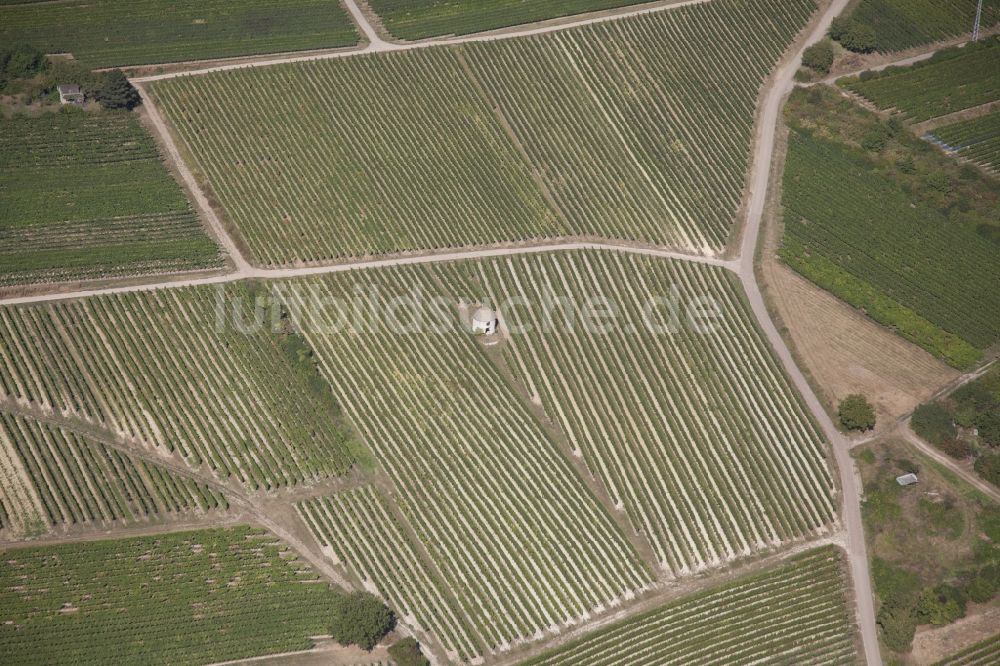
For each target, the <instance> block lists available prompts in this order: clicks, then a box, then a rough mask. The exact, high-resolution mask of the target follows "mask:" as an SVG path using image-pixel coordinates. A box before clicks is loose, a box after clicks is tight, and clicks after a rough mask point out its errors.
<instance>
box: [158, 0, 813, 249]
mask: <svg viewBox="0 0 1000 666" xmlns="http://www.w3.org/2000/svg"><path fill="white" fill-rule="evenodd" d="M815 7H816V6H815V3H814V2H813V0H779V1H778V2H764V1H763V0H749V1H747V2H742V1H737V0H716V1H713V2H711V3H705V4H701V5H697V6H690V7H683V8H679V9H674V10H669V11H661V12H657V13H654V14H649V15H645V16H640V17H634V18H629V19H622V20H618V21H612V22H607V23H602V24H600V25H593V26H588V27H582V28H576V29H570V30H564V31H558V32H555V33H550V34H546V35H541V36H537V37H531V38H523V39H516V40H504V41H501V42H494V43H489V44H470V45H464V46H455V47H447V48H445V47H439V48H433V49H419V50H411V51H406V52H401V53H385V54H378V55H372V56H364V57H352V58H341V59H336V60H330V61H325V62H311V63H297V64H290V65H282V66H276V67H268V68H254V69H246V70H237V71H225V72H217V73H214V74H209V75H206V76H198V77H183V78H178V79H172V80H166V81H159V82H156V83H154V84H153V85H152V86H151V90H152V92H153V94H154V95H155V97H156V98H157V100H158V101H159V102H160V103H161V104H162V106H163V108H164V110H165V113H166V115H167V116H168V118H169V119H170V120H171V122H172V123H173V124H174V125H175V126H176V128H177V130H178V132H179V134H180V136H181V138H182V139H183V141H184V143H185V144H186V145H187V147H188V148H189V150H190V152H191V154H192V155H193V156H194V160H195V163H196V166H197V168H198V169H199V170H200V171H202V172H203V173H204V174H205V175H206V176H207V179H208V181H209V184H210V187H211V189H212V190H213V191H214V192H215V194H216V195H217V196H218V198H219V200H220V201H221V203H222V205H223V206H224V207H225V209H226V212H227V214H228V215H229V217H230V219H231V220H232V222H233V223H234V224H235V226H236V227H237V228H238V230H239V232H240V234H241V235H242V236H243V238H244V239H245V241H246V243H247V244H248V246H249V247H250V249H251V253H252V255H253V258H254V259H255V260H256V261H257V262H260V263H263V264H268V265H277V264H289V263H296V262H315V261H323V260H331V259H336V258H340V257H357V256H363V255H373V254H385V253H393V252H401V251H409V250H432V249H444V248H455V247H462V246H469V245H482V244H495V243H510V242H517V241H523V240H527V239H535V240H537V239H544V238H550V237H553V236H565V235H577V236H598V237H605V238H615V239H629V240H636V241H644V242H648V243H656V244H659V245H668V246H672V247H677V248H680V249H683V250H685V251H690V252H694V253H705V254H714V253H718V252H720V251H721V250H722V249H723V247H724V245H725V243H726V241H727V239H728V237H729V234H730V231H731V229H732V226H733V221H734V219H735V215H736V212H737V209H738V207H739V205H740V199H741V196H742V193H743V187H744V182H745V172H746V169H747V163H748V159H749V151H750V138H751V132H752V125H753V120H754V114H755V104H756V100H757V96H758V92H759V90H760V87H761V84H762V83H763V82H764V79H765V77H766V76H767V75H768V73H769V72H770V70H771V69H772V67H773V65H774V63H775V61H776V60H777V59H778V58H779V57H780V56H781V54H782V52H783V51H784V50H785V48H786V46H787V45H788V43H789V42H790V41H791V39H792V37H793V36H794V35H795V34H796V33H797V32H798V31H799V29H800V28H801V27H802V26H803V25H804V24H805V22H806V20H807V19H808V17H809V16H810V14H811V13H812V12H813V11H814V10H815ZM248 90H252V91H253V94H250V95H248V94H246V91H248ZM334 90H336V91H338V92H337V94H331V91H334Z"/></svg>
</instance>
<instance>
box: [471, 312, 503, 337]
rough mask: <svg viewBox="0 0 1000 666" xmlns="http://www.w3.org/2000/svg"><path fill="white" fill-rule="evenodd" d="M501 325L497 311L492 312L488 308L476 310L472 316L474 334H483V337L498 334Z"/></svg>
mask: <svg viewBox="0 0 1000 666" xmlns="http://www.w3.org/2000/svg"><path fill="white" fill-rule="evenodd" d="M499 325H500V318H499V317H497V313H496V311H495V310H491V309H490V308H487V307H482V308H479V309H478V310H476V311H475V312H474V313H473V315H472V332H473V333H482V334H483V335H493V334H494V333H496V332H497V327H498V326H499Z"/></svg>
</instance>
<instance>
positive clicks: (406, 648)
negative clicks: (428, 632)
mask: <svg viewBox="0 0 1000 666" xmlns="http://www.w3.org/2000/svg"><path fill="white" fill-rule="evenodd" d="M389 656H390V657H392V663H394V664H396V666H430V663H431V662H430V661H429V660H428V659H427V657H425V656H424V655H423V653H422V652H421V651H420V643H418V642H417V640H416V639H415V638H404V639H402V640H398V641H396V642H395V643H393V644H392V647H390V648H389Z"/></svg>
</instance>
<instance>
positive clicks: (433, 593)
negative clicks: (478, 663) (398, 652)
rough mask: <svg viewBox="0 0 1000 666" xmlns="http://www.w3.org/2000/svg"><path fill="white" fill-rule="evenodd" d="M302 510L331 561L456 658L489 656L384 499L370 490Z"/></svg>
mask: <svg viewBox="0 0 1000 666" xmlns="http://www.w3.org/2000/svg"><path fill="white" fill-rule="evenodd" d="M297 509H298V512H299V515H301V516H302V518H303V520H305V522H306V524H307V525H309V528H310V530H311V531H312V533H313V535H314V536H315V537H316V539H317V540H318V541H319V543H320V545H321V546H322V547H323V549H324V552H325V553H326V554H327V556H329V557H330V558H331V559H332V560H333V561H334V562H339V563H342V564H343V565H344V566H345V567H346V568H347V569H348V571H350V572H351V573H353V574H354V575H355V576H357V577H358V578H359V579H360V580H361V581H362V582H363V584H364V585H365V587H366V588H367V589H370V590H371V591H373V592H375V593H377V594H379V595H380V596H381V597H382V598H383V599H385V600H386V603H387V604H388V605H389V606H390V607H391V608H392V609H393V610H395V611H396V612H397V613H399V614H400V615H401V616H402V617H404V618H406V619H407V621H408V623H410V624H411V625H415V626H417V627H420V628H422V629H423V630H425V631H430V632H432V633H433V634H434V635H435V636H437V637H438V640H439V641H440V643H441V644H442V645H444V647H445V649H446V650H447V651H448V653H449V656H450V657H451V658H453V659H457V660H460V661H463V662H467V661H470V660H471V659H473V658H475V657H476V656H478V655H481V654H483V653H484V649H483V647H482V646H483V643H484V640H483V638H482V634H481V633H480V630H479V629H477V628H474V627H472V626H470V625H469V622H468V621H467V620H466V619H465V616H464V615H463V611H462V610H460V607H459V605H458V603H457V602H456V601H455V598H454V597H453V596H452V595H453V591H451V590H449V589H447V588H446V587H444V586H443V585H442V584H441V581H440V580H439V578H438V577H437V575H436V574H435V572H434V571H433V569H432V568H431V567H430V566H429V565H428V564H427V563H426V562H424V561H423V560H422V559H421V557H420V555H419V554H418V552H419V551H418V547H417V545H416V544H414V543H412V542H411V541H410V539H409V538H408V537H407V536H406V534H405V532H404V531H403V528H402V526H401V525H400V523H399V522H398V521H397V520H396V518H395V517H394V516H393V515H392V511H391V509H390V508H389V504H388V502H387V500H386V499H385V498H384V497H383V496H382V494H381V493H379V492H378V491H377V490H375V489H373V488H371V487H364V488H360V489H358V490H352V491H349V492H344V493H339V494H337V495H332V496H330V497H324V498H318V499H313V500H308V501H306V502H302V503H301V504H299V505H298V506H297ZM482 631H483V632H485V633H486V634H487V635H489V634H488V631H489V630H488V629H486V628H484V629H483V630H482Z"/></svg>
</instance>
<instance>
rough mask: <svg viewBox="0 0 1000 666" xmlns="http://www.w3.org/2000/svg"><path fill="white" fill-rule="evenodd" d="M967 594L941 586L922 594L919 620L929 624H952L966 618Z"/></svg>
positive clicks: (955, 588)
mask: <svg viewBox="0 0 1000 666" xmlns="http://www.w3.org/2000/svg"><path fill="white" fill-rule="evenodd" d="M965 606H966V599H965V593H964V592H962V590H960V589H958V588H957V587H953V586H951V585H945V584H941V585H938V586H937V587H934V588H928V589H926V590H924V591H923V592H922V593H921V594H920V601H918V602H917V613H916V614H917V619H918V620H919V621H920V622H921V623H927V624H936V625H943V624H951V623H952V622H954V621H955V620H957V619H959V618H961V617H965Z"/></svg>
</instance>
